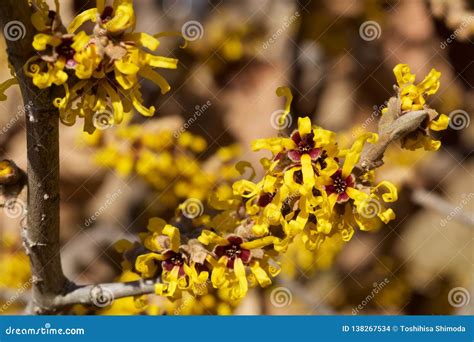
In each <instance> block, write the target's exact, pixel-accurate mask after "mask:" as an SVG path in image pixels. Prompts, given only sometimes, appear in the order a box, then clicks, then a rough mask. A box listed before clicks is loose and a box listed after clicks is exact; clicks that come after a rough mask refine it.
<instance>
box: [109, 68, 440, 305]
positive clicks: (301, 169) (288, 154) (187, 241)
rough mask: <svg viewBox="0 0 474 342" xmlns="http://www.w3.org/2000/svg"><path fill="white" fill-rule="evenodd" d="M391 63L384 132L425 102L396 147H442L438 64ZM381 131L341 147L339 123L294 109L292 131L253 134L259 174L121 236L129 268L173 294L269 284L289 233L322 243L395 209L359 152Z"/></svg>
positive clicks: (230, 296)
mask: <svg viewBox="0 0 474 342" xmlns="http://www.w3.org/2000/svg"><path fill="white" fill-rule="evenodd" d="M394 73H395V75H396V78H397V82H398V87H396V90H397V96H396V98H393V99H391V101H389V104H388V109H387V110H384V111H382V120H381V125H379V126H380V127H379V128H380V130H381V132H382V135H383V136H384V137H383V138H384V139H387V138H386V133H385V131H390V130H389V129H387V126H386V125H390V124H393V125H394V123H393V122H398V121H397V120H398V119H400V118H402V117H403V116H404V115H407V114H408V113H410V112H411V113H412V112H413V111H418V110H424V111H426V112H427V113H428V114H427V116H426V120H423V123H422V126H420V127H418V128H416V127H415V128H416V129H413V133H412V134H411V135H410V136H409V139H411V140H410V141H415V142H417V143H411V144H409V145H408V146H407V141H408V140H407V139H406V138H405V137H403V138H402V139H401V144H402V147H405V148H408V149H414V148H425V149H431V150H433V149H434V148H433V147H438V148H439V146H435V145H437V143H429V141H434V140H433V138H432V137H431V135H429V131H428V129H431V130H441V129H445V128H446V127H447V120H446V118H445V115H442V114H441V115H439V114H437V112H436V111H435V110H433V109H431V108H430V107H429V106H428V105H427V104H426V99H425V97H426V96H428V95H431V94H433V93H435V92H436V90H437V89H438V87H439V77H440V74H439V73H438V72H437V71H435V70H434V71H432V72H431V73H430V74H429V75H428V76H427V78H425V80H424V81H422V82H421V83H419V84H417V85H415V84H414V80H415V78H414V75H412V74H410V72H409V68H408V66H406V65H398V66H397V67H395V69H394ZM277 94H278V95H285V96H286V97H287V103H286V110H285V111H284V115H289V107H290V102H291V93H290V91H289V89H288V88H279V89H278V90H277ZM281 121H282V122H284V121H285V120H284V118H283V120H281ZM384 125H385V126H384ZM380 139H381V137H380V136H379V134H376V133H370V132H363V133H361V134H359V135H358V136H357V137H355V139H354V141H353V143H352V145H351V146H349V147H347V148H342V147H341V144H340V143H339V141H338V135H337V134H336V133H335V132H332V131H329V130H326V129H324V128H322V127H319V126H316V125H313V124H312V122H311V120H310V118H309V117H301V118H299V119H298V127H297V129H296V130H295V131H293V132H292V133H291V134H290V135H289V136H281V135H280V136H278V137H273V138H268V139H258V140H256V141H254V143H253V144H252V148H253V150H255V151H259V150H267V151H268V152H269V156H268V157H266V158H263V159H262V160H261V165H262V167H263V171H264V175H263V176H262V177H261V178H260V179H259V180H254V179H253V178H254V177H255V175H256V172H255V170H253V172H252V175H251V177H250V179H241V180H237V181H234V182H233V183H231V182H229V181H228V182H224V183H220V184H219V186H218V187H216V189H215V190H214V191H213V192H211V193H210V195H209V198H208V203H207V207H208V208H209V212H211V213H212V215H208V214H206V215H203V216H201V217H199V218H196V219H193V220H189V219H187V218H185V217H184V216H183V215H182V212H181V211H180V208H179V209H178V211H177V213H176V217H175V218H174V219H173V222H172V223H168V222H166V221H164V220H162V219H160V218H152V219H151V220H150V222H149V225H148V232H147V233H143V234H142V235H141V244H140V245H139V246H137V245H136V244H132V243H130V242H127V241H120V242H119V243H118V246H119V250H120V251H122V252H124V256H125V262H124V266H125V268H126V269H127V270H129V271H133V272H136V273H138V274H139V275H141V276H142V277H144V278H150V279H155V280H156V282H157V283H156V286H155V290H156V293H157V294H159V295H162V296H167V297H169V298H172V299H176V298H182V297H183V296H189V294H191V295H192V296H199V295H202V293H203V288H204V289H206V291H207V290H208V285H209V286H211V287H212V288H214V289H216V290H217V291H218V292H219V297H220V298H224V299H226V300H228V301H229V302H235V301H238V300H240V299H242V298H243V297H244V296H245V295H246V293H247V292H248V290H249V289H250V288H253V287H256V286H261V287H266V286H269V285H270V284H272V278H274V277H275V276H277V275H278V274H279V272H280V270H281V267H280V265H281V263H280V258H279V257H280V256H281V255H282V254H284V253H286V252H287V251H288V250H289V247H290V246H292V245H293V244H294V243H300V242H302V243H303V245H302V246H303V247H304V248H305V249H306V250H308V251H312V252H313V253H319V252H320V251H322V250H324V249H323V248H322V247H323V246H324V245H325V243H326V242H327V243H330V242H331V241H333V240H334V238H336V239H337V240H340V241H343V242H347V241H349V240H350V239H351V238H352V236H353V235H354V233H355V232H356V230H358V229H359V230H361V231H374V230H376V229H378V228H380V227H381V226H383V225H384V224H387V223H388V222H390V221H391V220H393V219H395V212H394V211H393V209H392V208H390V207H389V205H390V204H391V203H393V202H395V201H397V199H398V194H397V188H396V187H395V185H394V184H393V183H391V182H390V181H389V180H379V181H375V180H376V179H378V178H379V177H378V176H379V175H376V167H363V164H364V163H363V162H362V160H361V159H362V157H363V156H364V151H366V150H367V149H368V148H369V149H370V147H374V146H376V145H377V144H379V143H380ZM393 139H395V138H393ZM391 142H395V140H393V141H391ZM246 168H252V166H251V165H250V164H249V163H245V162H240V163H238V164H237V165H236V169H238V170H239V171H240V172H241V173H243V171H245V169H246ZM252 169H253V168H252Z"/></svg>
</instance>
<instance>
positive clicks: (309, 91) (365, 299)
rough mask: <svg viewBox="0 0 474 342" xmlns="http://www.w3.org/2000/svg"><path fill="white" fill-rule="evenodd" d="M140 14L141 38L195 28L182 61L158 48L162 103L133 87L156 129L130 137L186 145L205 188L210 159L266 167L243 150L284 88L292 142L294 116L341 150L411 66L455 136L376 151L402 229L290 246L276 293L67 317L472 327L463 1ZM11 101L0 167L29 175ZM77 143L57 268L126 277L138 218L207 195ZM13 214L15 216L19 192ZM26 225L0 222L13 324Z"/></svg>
mask: <svg viewBox="0 0 474 342" xmlns="http://www.w3.org/2000/svg"><path fill="white" fill-rule="evenodd" d="M61 6H62V8H61V12H62V13H61V16H62V18H63V21H64V22H65V23H68V22H70V20H71V19H72V18H73V17H74V15H75V14H77V13H79V12H81V11H83V10H85V9H87V8H90V7H94V6H95V1H86V0H68V1H61ZM135 7H136V15H137V18H138V19H137V30H140V31H144V32H148V33H157V32H161V31H178V32H181V31H182V30H184V29H185V28H189V25H190V23H192V24H193V30H192V31H189V32H188V34H189V35H190V36H191V37H192V39H190V40H191V41H190V43H189V45H188V46H187V47H186V48H181V47H180V45H181V44H182V41H180V40H179V39H178V38H174V37H165V38H163V39H161V45H160V47H159V50H158V51H161V52H160V55H163V56H174V57H176V58H178V59H179V66H178V69H177V70H165V71H164V72H163V75H165V77H166V79H167V80H168V81H169V83H170V84H171V87H172V89H171V91H170V92H169V93H168V94H166V95H161V94H159V90H158V89H156V87H153V86H152V85H150V84H146V83H145V84H143V92H144V98H145V103H146V104H147V105H148V106H149V105H154V106H155V107H156V109H157V110H156V114H155V116H154V118H153V119H145V118H144V117H142V116H139V115H136V116H135V117H134V118H133V119H132V123H133V124H139V125H141V126H142V127H143V129H144V130H145V131H146V132H149V133H150V134H154V133H153V132H156V130H158V131H159V132H161V133H162V130H163V131H166V130H169V131H171V132H173V131H176V130H182V131H186V132H189V133H192V134H193V136H194V138H193V139H195V140H193V142H194V145H193V146H194V147H193V146H191V147H190V148H191V149H193V148H194V151H192V152H193V158H195V159H196V161H197V162H198V163H199V164H198V165H199V168H202V170H204V171H203V172H211V171H209V170H212V169H213V167H214V168H215V166H213V165H214V164H213V162H214V161H215V158H216V155H217V156H219V151H222V147H226V146H236V145H235V144H237V145H238V146H239V148H240V154H239V155H238V157H237V159H238V160H247V161H250V162H252V163H254V164H255V165H258V160H259V158H260V157H261V156H262V155H261V154H258V153H253V152H251V151H250V143H251V141H252V140H253V139H256V138H264V137H270V136H274V135H276V133H277V132H276V125H275V122H274V115H273V116H272V114H273V113H274V112H275V111H278V110H281V109H282V108H283V104H284V103H283V100H282V99H281V98H278V97H277V96H276V95H275V89H276V88H277V87H279V86H282V85H286V86H288V87H290V88H291V90H292V92H293V96H294V100H293V103H292V108H291V117H292V120H291V121H290V122H288V123H287V129H288V131H289V132H291V129H292V128H294V126H295V124H296V121H297V117H299V116H311V117H312V119H313V122H314V123H316V124H318V125H320V126H323V127H324V128H326V129H331V130H335V131H337V132H338V133H340V134H341V136H342V137H344V139H346V140H347V141H350V140H351V139H352V138H353V137H354V136H355V134H356V133H359V132H360V131H363V130H372V131H376V124H377V121H378V118H379V115H380V112H381V110H382V108H384V104H385V103H386V101H387V100H388V99H389V98H390V97H391V96H393V95H394V90H393V85H394V83H395V77H394V75H393V72H392V69H393V67H394V66H395V65H396V64H398V63H407V64H408V65H410V67H411V70H412V72H413V73H415V74H416V75H417V81H421V80H422V79H423V78H424V76H425V75H426V74H428V72H429V71H430V69H431V68H436V69H437V70H439V71H441V73H442V77H441V87H440V89H439V91H438V92H437V93H436V94H435V95H433V96H431V97H430V98H429V101H430V104H431V106H432V107H433V108H435V109H437V110H438V112H440V113H445V114H446V115H450V117H451V120H452V121H451V124H450V127H449V128H448V130H446V131H443V132H441V134H439V135H438V136H437V137H438V138H439V139H441V140H442V143H443V144H442V147H441V149H440V150H439V151H438V152H424V151H415V152H411V151H405V150H402V149H401V148H399V147H398V146H393V147H391V148H390V149H389V151H388V152H387V155H386V162H385V165H384V166H383V167H382V168H381V169H380V170H379V171H378V173H379V174H382V175H383V178H384V179H388V180H391V181H392V182H394V183H395V184H396V185H397V186H398V188H399V193H400V198H399V201H398V202H397V203H396V205H395V206H394V210H395V212H396V214H397V218H396V220H394V221H392V222H391V223H390V224H389V225H386V226H383V227H380V229H379V230H378V231H377V232H371V233H369V232H357V233H356V234H355V235H354V237H353V238H352V240H351V241H350V242H349V243H342V242H341V241H337V240H334V241H331V243H328V244H326V245H324V248H323V249H322V250H320V251H319V252H318V253H310V252H308V251H306V250H305V249H304V247H303V245H302V244H298V243H295V244H294V246H292V247H291V248H290V250H289V251H288V253H287V254H285V255H284V256H282V266H283V272H282V274H281V275H280V276H279V277H278V280H277V281H276V282H275V284H274V285H272V286H271V287H270V288H268V289H263V290H262V289H256V290H252V291H251V292H250V294H249V295H248V297H247V298H246V299H245V300H243V301H242V302H240V303H231V304H229V303H228V305H227V306H225V308H223V309H222V310H219V309H217V308H219V305H220V302H219V301H220V299H219V297H218V295H217V294H216V295H214V296H213V295H212V294H210V295H209V297H208V298H200V299H199V303H198V304H199V305H194V304H196V303H193V305H192V306H193V308H186V310H184V309H180V312H176V308H174V309H173V308H171V309H170V305H172V304H170V303H164V302H163V301H161V299H160V298H155V299H150V301H153V302H154V303H155V305H154V306H153V307H154V310H149V309H146V310H145V309H138V308H136V306H133V305H132V304H133V303H132V304H130V302H129V301H127V300H119V301H116V303H113V305H111V306H110V307H107V308H101V310H99V311H91V309H88V308H74V310H75V311H73V312H74V313H78V314H81V313H85V314H92V313H98V314H113V313H121V314H137V313H144V312H145V311H146V313H148V314H173V313H174V314H186V313H189V314H215V313H234V314H302V315H306V314H359V315H366V314H409V315H410V314H427V315H430V314H469V313H470V314H472V313H473V301H472V298H471V296H472V294H473V293H474V291H473V289H474V279H473V275H474V273H473V271H474V270H473V251H474V248H473V237H474V217H473V213H474V181H473V174H474V162H473V158H472V150H473V146H474V124H471V123H470V119H471V118H472V113H473V112H474V90H473V87H474V61H473V56H474V45H473V39H474V2H473V1H472V0H449V1H448V0H412V1H409V0H399V1H395V0H394V1H377V0H364V1H356V0H330V1H329V0H327V1H326V0H320V1H315V0H313V1H311V0H266V1H265V0H259V1H256V0H221V1H218V0H195V1H193V0H140V1H135ZM0 44H1V45H2V46H1V47H0V48H1V51H2V52H1V54H0V59H1V66H2V73H1V74H2V77H1V79H2V80H3V79H6V78H7V77H8V76H9V70H8V68H7V56H6V53H5V52H4V51H5V46H4V40H3V39H2V40H1V43H0ZM7 94H8V100H7V101H5V102H1V103H0V108H1V109H2V115H0V127H2V130H1V131H0V149H1V154H2V159H3V158H6V159H12V160H14V161H15V162H16V163H17V164H18V165H19V166H20V167H21V168H23V169H26V142H25V130H24V120H25V118H24V110H22V108H24V107H23V104H22V101H21V98H20V94H19V90H18V88H16V89H14V88H12V89H11V90H9V91H8V93H7ZM454 117H456V120H453V118H454ZM157 127H158V128H157ZM183 127H184V129H183ZM161 133H160V134H161ZM86 134H87V133H83V132H82V125H81V124H77V125H75V126H72V127H67V126H64V125H63V126H62V127H61V130H60V139H61V141H60V146H61V240H62V244H63V246H62V261H63V268H64V270H65V273H66V275H67V276H68V277H69V278H70V279H72V280H74V281H76V282H78V283H91V282H105V281H112V280H114V279H117V278H120V277H121V278H123V279H126V278H127V275H123V274H121V265H120V263H121V257H120V256H119V254H118V253H117V252H116V251H115V250H114V248H113V244H114V242H116V241H117V240H119V239H122V238H129V239H134V238H135V239H136V235H137V233H138V232H141V231H144V230H145V229H146V223H147V220H148V219H149V218H150V217H153V216H160V217H163V218H167V217H171V216H172V215H173V208H175V207H176V205H177V204H179V203H180V202H181V201H183V200H185V199H186V196H187V194H189V193H191V192H193V191H194V192H199V191H200V190H201V188H200V187H201V186H204V185H202V184H200V183H199V180H196V179H193V180H192V181H190V182H188V183H185V184H182V183H179V180H178V178H177V177H178V176H179V175H176V174H171V175H168V176H167V177H169V178H166V177H164V176H163V177H164V178H163V181H166V183H167V184H168V185H170V186H169V187H166V189H165V188H164V187H163V186H162V185H159V183H160V177H161V176H160V175H156V178H157V179H153V180H151V179H146V177H142V176H141V175H140V174H139V173H136V172H126V170H125V171H124V170H121V169H120V168H117V167H116V165H115V164H114V162H110V161H109V160H108V159H107V156H108V157H110V155H111V154H113V153H116V152H111V150H110V148H111V147H110V146H113V147H114V148H115V149H121V151H122V153H123V154H128V155H130V154H131V155H132V156H131V157H130V156H129V158H132V159H133V154H134V153H136V151H138V150H139V148H140V147H139V146H137V145H136V144H134V143H133V142H131V141H130V140H126V139H124V138H123V136H121V135H120V134H119V133H117V131H116V128H115V127H111V128H110V129H108V130H103V131H100V132H98V133H97V134H94V135H93V136H89V137H87V136H86ZM197 136H200V137H201V138H202V139H203V140H205V141H206V142H207V146H204V142H203V140H202V139H201V138H196V137H197ZM156 137H157V138H156V139H161V136H160V135H159V134H158V133H157V135H156ZM196 139H197V140H196ZM196 144H201V145H202V146H201V147H199V148H197V147H195V146H196ZM170 153H174V152H170ZM222 155H223V153H221V156H222ZM122 157H123V156H122ZM122 157H120V158H122ZM113 158H116V159H117V158H119V157H118V156H117V155H116V154H114V157H113ZM113 158H112V159H113ZM222 158H223V160H224V161H227V160H226V159H225V157H222ZM127 160H128V159H127ZM221 161H222V160H221ZM257 169H258V168H257ZM199 172H200V171H199ZM192 177H194V176H193V175H192ZM175 184H179V187H178V186H176V187H175ZM170 187H171V188H170ZM193 196H194V197H196V196H199V195H196V194H195V195H193ZM19 199H20V200H23V203H24V201H26V191H25V193H22V194H21V196H20V198H19ZM19 203H20V204H21V201H20V202H19ZM20 212H21V208H19V211H18V214H16V213H13V214H12V212H11V211H10V212H8V213H6V212H5V210H4V211H1V212H0V234H1V239H0V312H1V313H3V314H11V313H19V312H21V311H22V309H23V307H24V303H25V301H26V300H27V299H28V289H29V287H30V285H31V280H30V278H29V270H28V259H27V257H26V256H25V255H24V253H23V250H22V246H21V239H20V227H21V213H20ZM173 310H174V311H173Z"/></svg>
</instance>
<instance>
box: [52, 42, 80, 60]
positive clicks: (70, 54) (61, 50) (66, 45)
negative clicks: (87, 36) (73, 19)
mask: <svg viewBox="0 0 474 342" xmlns="http://www.w3.org/2000/svg"><path fill="white" fill-rule="evenodd" d="M73 42H74V41H73V39H72V38H62V39H61V44H59V45H58V46H57V47H56V52H57V53H58V54H59V55H60V56H62V57H64V58H66V61H69V60H71V59H73V58H74V54H75V53H76V51H74V49H73V48H72V43H73Z"/></svg>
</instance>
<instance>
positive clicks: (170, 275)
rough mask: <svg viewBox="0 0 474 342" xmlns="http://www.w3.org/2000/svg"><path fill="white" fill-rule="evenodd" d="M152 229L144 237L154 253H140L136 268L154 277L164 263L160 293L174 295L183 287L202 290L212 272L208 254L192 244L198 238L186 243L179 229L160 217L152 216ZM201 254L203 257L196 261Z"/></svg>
mask: <svg viewBox="0 0 474 342" xmlns="http://www.w3.org/2000/svg"><path fill="white" fill-rule="evenodd" d="M148 230H149V232H150V233H144V234H142V235H141V238H142V241H143V244H144V246H145V248H147V249H148V250H149V251H150V253H146V254H141V255H139V256H138V257H137V259H136V262H135V268H136V270H137V271H138V272H139V273H140V274H141V275H142V276H143V277H144V278H153V277H156V276H157V275H158V271H159V267H160V266H161V280H162V283H160V284H156V285H155V291H156V293H157V294H159V295H164V296H169V297H173V296H174V295H175V294H176V293H177V292H179V291H183V290H188V291H196V292H197V293H199V294H202V292H203V288H205V287H204V286H203V284H204V283H205V282H206V280H207V279H208V276H209V272H208V270H207V266H206V264H205V257H206V254H205V253H201V255H196V253H194V252H195V249H193V248H192V246H193V245H194V246H195V244H196V243H197V241H196V240H191V241H188V242H187V244H186V245H185V244H183V245H182V244H181V235H180V232H179V229H178V228H176V227H174V226H172V225H170V224H167V223H166V222H165V221H164V220H162V219H159V218H152V219H150V221H149V223H148ZM200 252H202V250H201V251H200ZM197 258H200V259H199V260H198V261H196V260H197Z"/></svg>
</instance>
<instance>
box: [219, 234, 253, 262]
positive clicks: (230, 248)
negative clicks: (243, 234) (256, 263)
mask: <svg viewBox="0 0 474 342" xmlns="http://www.w3.org/2000/svg"><path fill="white" fill-rule="evenodd" d="M227 240H228V241H229V244H228V245H225V246H217V247H216V249H215V253H216V255H217V256H218V257H219V258H220V257H222V256H226V257H227V267H228V268H234V262H235V260H236V259H237V258H239V259H242V262H243V263H244V264H246V263H248V262H249V261H250V251H249V250H248V249H245V248H242V247H241V246H240V244H241V243H242V242H243V240H242V239H241V238H239V237H234V236H231V237H229V238H228V239H227Z"/></svg>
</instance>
